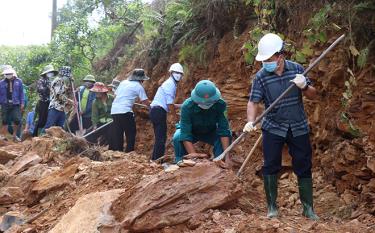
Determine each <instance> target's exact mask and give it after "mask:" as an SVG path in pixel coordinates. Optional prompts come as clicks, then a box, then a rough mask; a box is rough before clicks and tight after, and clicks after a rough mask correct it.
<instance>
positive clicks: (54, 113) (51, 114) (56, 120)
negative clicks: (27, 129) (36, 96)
mask: <svg viewBox="0 0 375 233" xmlns="http://www.w3.org/2000/svg"><path fill="white" fill-rule="evenodd" d="M64 123H65V112H64V111H58V110H56V109H54V108H50V109H49V110H48V117H47V122H46V125H45V127H44V128H45V129H48V128H51V127H52V126H60V127H61V128H63V127H64Z"/></svg>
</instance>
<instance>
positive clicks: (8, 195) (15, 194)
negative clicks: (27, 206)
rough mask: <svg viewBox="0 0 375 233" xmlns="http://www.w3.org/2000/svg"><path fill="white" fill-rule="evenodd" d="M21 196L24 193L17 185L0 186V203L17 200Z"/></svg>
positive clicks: (10, 202)
mask: <svg viewBox="0 0 375 233" xmlns="http://www.w3.org/2000/svg"><path fill="white" fill-rule="evenodd" d="M23 197H24V194H23V192H22V190H21V188H19V187H2V188H0V205H6V204H12V203H16V202H19V201H20V200H21V199H22V198H23Z"/></svg>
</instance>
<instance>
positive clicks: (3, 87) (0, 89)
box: [0, 78, 25, 105]
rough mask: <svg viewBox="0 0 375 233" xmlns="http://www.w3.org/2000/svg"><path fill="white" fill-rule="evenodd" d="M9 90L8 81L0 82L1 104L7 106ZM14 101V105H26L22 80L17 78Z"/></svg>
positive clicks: (13, 95) (13, 93)
mask: <svg viewBox="0 0 375 233" xmlns="http://www.w3.org/2000/svg"><path fill="white" fill-rule="evenodd" d="M7 88H8V81H7V80H6V79H5V78H4V79H3V80H1V81H0V104H7V103H8V99H7ZM12 101H13V104H14V105H20V104H24V103H25V93H24V89H23V84H22V80H21V79H19V78H15V79H14V82H13V92H12Z"/></svg>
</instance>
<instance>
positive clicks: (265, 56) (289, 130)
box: [243, 33, 318, 220]
mask: <svg viewBox="0 0 375 233" xmlns="http://www.w3.org/2000/svg"><path fill="white" fill-rule="evenodd" d="M283 44H284V43H283V40H282V39H281V38H280V37H279V36H278V35H276V34H273V33H269V34H266V35H265V36H263V37H262V38H261V39H260V41H259V43H258V54H257V56H256V60H257V61H261V62H262V64H263V68H262V69H261V70H259V71H258V73H257V74H256V77H255V78H254V79H253V83H252V89H251V93H250V99H249V102H248V105H247V121H248V122H247V123H246V125H245V127H244V129H243V131H244V132H251V131H255V130H256V127H255V125H254V124H253V122H254V121H255V119H256V117H257V116H258V114H259V109H260V107H259V105H260V103H261V102H264V105H265V107H266V108H268V106H270V105H271V104H272V103H273V102H274V101H275V100H276V98H277V97H279V96H280V95H281V93H283V92H284V91H285V90H286V89H287V88H288V87H289V86H290V85H291V84H292V83H294V84H295V87H294V88H293V89H292V90H291V91H290V93H289V94H288V95H287V96H286V97H284V99H283V100H281V101H280V102H279V103H278V104H277V105H276V106H275V107H274V108H273V109H272V110H271V111H270V112H269V113H268V114H266V115H265V117H264V119H263V123H262V133H263V157H264V164H263V178H264V189H265V193H266V199H267V209H268V213H267V216H268V217H269V218H272V217H277V215H278V211H277V204H276V199H277V174H278V172H279V171H280V169H281V156H282V148H283V146H284V144H285V143H286V144H287V145H288V148H289V154H290V155H291V156H292V164H293V170H294V173H295V174H296V175H297V177H298V187H299V193H300V199H301V203H302V205H303V215H304V216H306V217H308V218H310V219H312V220H318V216H317V215H316V214H315V213H314V209H313V195H312V178H311V167H312V162H311V159H312V149H311V144H310V139H309V126H308V123H307V118H306V114H305V111H304V107H303V101H302V97H303V96H306V97H307V98H309V99H313V98H315V97H316V90H315V88H314V87H313V86H312V85H311V81H310V80H309V79H308V78H307V77H305V76H303V75H302V73H303V72H304V69H303V67H302V66H301V65H300V64H297V63H295V62H292V61H289V60H286V59H285V58H284V54H283V47H284V46H283Z"/></svg>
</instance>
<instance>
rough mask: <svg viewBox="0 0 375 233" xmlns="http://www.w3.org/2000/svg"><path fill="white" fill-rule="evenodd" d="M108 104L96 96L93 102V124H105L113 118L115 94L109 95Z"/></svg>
mask: <svg viewBox="0 0 375 233" xmlns="http://www.w3.org/2000/svg"><path fill="white" fill-rule="evenodd" d="M107 96H108V97H107V104H106V105H105V104H103V102H102V101H100V100H99V99H98V98H96V99H95V100H94V102H93V104H92V112H91V121H92V124H93V126H98V124H99V123H101V124H105V123H107V122H109V120H111V119H112V116H111V108H112V102H113V99H114V97H113V95H107Z"/></svg>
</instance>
